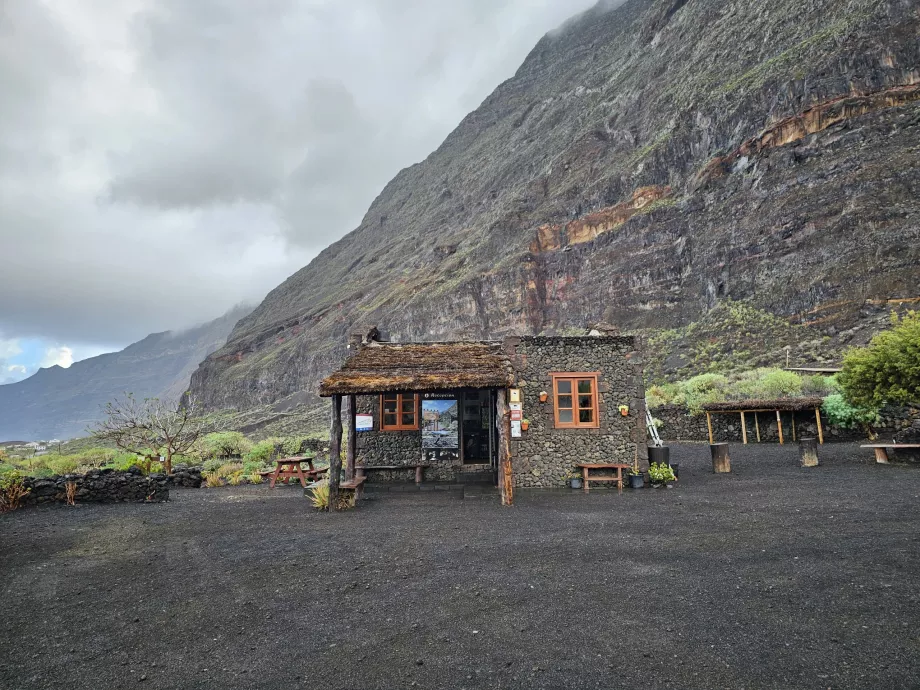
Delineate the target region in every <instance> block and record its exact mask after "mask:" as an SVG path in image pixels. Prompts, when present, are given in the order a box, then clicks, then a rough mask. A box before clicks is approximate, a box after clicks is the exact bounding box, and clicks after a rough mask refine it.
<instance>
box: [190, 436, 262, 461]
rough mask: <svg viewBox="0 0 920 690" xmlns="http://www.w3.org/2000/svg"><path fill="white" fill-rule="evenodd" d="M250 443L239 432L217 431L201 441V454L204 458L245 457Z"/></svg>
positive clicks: (250, 446)
mask: <svg viewBox="0 0 920 690" xmlns="http://www.w3.org/2000/svg"><path fill="white" fill-rule="evenodd" d="M250 450H252V441H250V440H249V439H248V438H246V437H245V436H243V434H241V433H240V432H239V431H218V432H215V433H213V434H208V435H207V436H205V437H204V438H203V439H202V440H201V452H202V455H203V456H204V457H206V458H228V457H237V456H243V455H246V453H248V452H249V451H250Z"/></svg>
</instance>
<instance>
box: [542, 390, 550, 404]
mask: <svg viewBox="0 0 920 690" xmlns="http://www.w3.org/2000/svg"><path fill="white" fill-rule="evenodd" d="M548 398H549V393H547V392H546V391H540V402H541V403H545V402H546V401H547V399H548Z"/></svg>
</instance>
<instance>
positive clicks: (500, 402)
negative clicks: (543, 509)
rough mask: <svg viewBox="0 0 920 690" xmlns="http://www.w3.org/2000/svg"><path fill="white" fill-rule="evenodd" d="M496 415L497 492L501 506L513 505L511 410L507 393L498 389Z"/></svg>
mask: <svg viewBox="0 0 920 690" xmlns="http://www.w3.org/2000/svg"><path fill="white" fill-rule="evenodd" d="M495 407H496V412H497V414H498V490H499V492H500V493H501V496H502V505H503V506H510V505H514V478H513V476H512V472H511V409H510V408H509V407H508V393H507V392H506V391H505V389H504V388H499V389H498V393H497V395H496V396H495Z"/></svg>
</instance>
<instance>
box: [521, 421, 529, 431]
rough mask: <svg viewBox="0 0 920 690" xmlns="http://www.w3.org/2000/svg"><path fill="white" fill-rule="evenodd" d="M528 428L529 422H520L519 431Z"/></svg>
mask: <svg viewBox="0 0 920 690" xmlns="http://www.w3.org/2000/svg"><path fill="white" fill-rule="evenodd" d="M529 428H530V422H528V421H523V422H521V431H527V430H528V429H529Z"/></svg>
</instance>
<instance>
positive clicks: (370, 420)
mask: <svg viewBox="0 0 920 690" xmlns="http://www.w3.org/2000/svg"><path fill="white" fill-rule="evenodd" d="M355 422H356V423H357V426H356V427H355V428H356V429H357V430H358V431H373V430H374V417H373V416H372V415H369V414H359V415H355Z"/></svg>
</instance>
